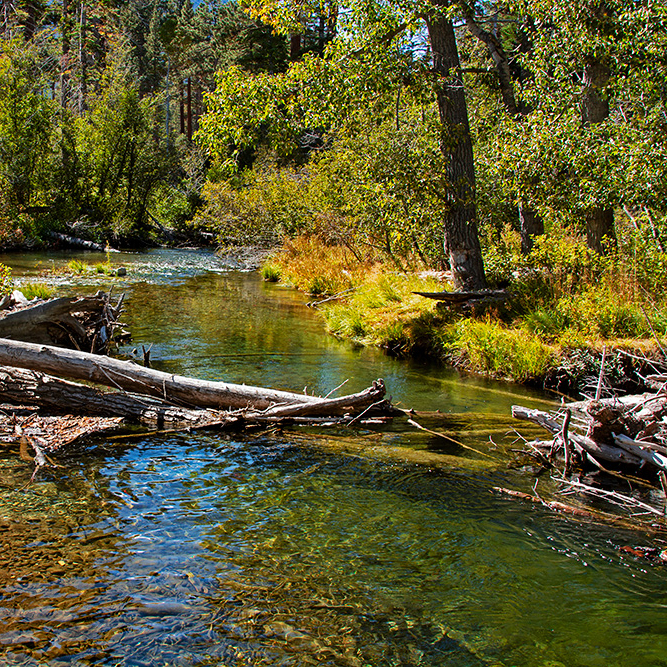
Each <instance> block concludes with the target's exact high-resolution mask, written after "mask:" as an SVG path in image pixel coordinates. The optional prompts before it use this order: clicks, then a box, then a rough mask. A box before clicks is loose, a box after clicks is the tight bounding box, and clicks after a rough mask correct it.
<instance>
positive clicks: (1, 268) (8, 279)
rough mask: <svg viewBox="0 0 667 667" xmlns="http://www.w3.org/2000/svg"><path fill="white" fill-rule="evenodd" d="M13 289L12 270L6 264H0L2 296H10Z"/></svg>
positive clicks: (0, 289)
mask: <svg viewBox="0 0 667 667" xmlns="http://www.w3.org/2000/svg"><path fill="white" fill-rule="evenodd" d="M13 289H14V281H13V280H12V270H11V269H10V268H9V267H8V266H6V265H5V264H1V263H0V296H3V295H5V294H10V293H11V292H12V290H13Z"/></svg>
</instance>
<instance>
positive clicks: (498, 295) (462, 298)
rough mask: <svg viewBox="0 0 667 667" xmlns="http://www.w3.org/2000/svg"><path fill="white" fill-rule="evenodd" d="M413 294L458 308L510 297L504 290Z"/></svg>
mask: <svg viewBox="0 0 667 667" xmlns="http://www.w3.org/2000/svg"><path fill="white" fill-rule="evenodd" d="M413 294H417V295H419V296H423V297H425V298H427V299H434V300H435V301H443V302H445V303H448V304H450V305H457V306H458V305H462V304H466V303H472V302H475V301H505V300H506V299H507V297H508V293H507V290H502V289H499V290H479V291H475V292H413Z"/></svg>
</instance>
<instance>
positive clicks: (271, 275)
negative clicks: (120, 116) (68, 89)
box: [261, 262, 280, 283]
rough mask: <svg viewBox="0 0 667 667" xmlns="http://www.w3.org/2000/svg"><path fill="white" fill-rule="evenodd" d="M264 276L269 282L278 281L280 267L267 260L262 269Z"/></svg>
mask: <svg viewBox="0 0 667 667" xmlns="http://www.w3.org/2000/svg"><path fill="white" fill-rule="evenodd" d="M261 273H262V278H263V279H264V280H265V281H266V282H267V283H277V282H278V281H279V280H280V267H279V266H277V265H276V264H272V263H271V262H267V263H266V264H264V266H262V269H261Z"/></svg>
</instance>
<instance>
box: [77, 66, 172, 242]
mask: <svg viewBox="0 0 667 667" xmlns="http://www.w3.org/2000/svg"><path fill="white" fill-rule="evenodd" d="M161 124H162V119H161V112H160V107H159V106H158V105H156V103H155V101H154V100H151V99H149V98H144V99H140V98H139V95H138V91H137V90H136V88H134V87H133V86H131V85H129V84H128V83H126V82H125V81H124V80H123V78H122V77H121V76H120V75H118V76H117V75H115V74H114V73H111V74H110V77H109V79H108V81H107V82H106V85H105V87H104V89H103V90H102V91H101V94H100V95H99V96H97V97H96V98H95V99H94V100H93V101H92V103H91V110H90V113H89V114H88V115H87V116H86V117H81V118H77V119H75V122H74V127H75V137H76V153H77V161H78V165H79V169H78V173H79V180H78V188H77V193H76V194H77V199H78V201H77V202H76V203H77V205H78V206H77V207H78V208H79V209H83V210H85V211H87V213H88V217H89V219H90V220H91V222H93V223H94V224H95V227H96V237H97V239H98V240H104V239H107V238H113V239H116V238H119V237H127V236H130V235H133V234H137V233H142V232H144V231H145V230H146V227H147V224H148V206H149V204H150V203H151V201H152V198H153V197H154V196H155V195H156V194H158V192H159V187H160V185H161V184H162V183H163V181H164V180H165V179H166V178H167V175H168V173H169V170H170V168H171V167H172V166H173V163H172V157H173V154H172V153H171V152H170V151H169V150H168V149H167V147H166V146H165V145H164V143H163V142H161V141H160V135H159V128H161Z"/></svg>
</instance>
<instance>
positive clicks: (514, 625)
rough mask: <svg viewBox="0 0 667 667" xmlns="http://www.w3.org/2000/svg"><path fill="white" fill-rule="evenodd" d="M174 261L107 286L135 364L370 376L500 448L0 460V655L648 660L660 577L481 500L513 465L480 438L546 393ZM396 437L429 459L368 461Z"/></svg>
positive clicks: (32, 659)
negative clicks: (446, 364)
mask: <svg viewBox="0 0 667 667" xmlns="http://www.w3.org/2000/svg"><path fill="white" fill-rule="evenodd" d="M185 264H186V265H187V267H190V265H189V264H188V263H187V262H185ZM181 268H182V267H181ZM166 270H167V269H165V271H166ZM172 273H174V274H178V275H175V276H174V275H172V276H171V277H170V278H169V279H166V277H165V276H164V272H163V274H160V275H161V276H162V277H161V278H160V280H157V281H152V282H149V281H148V280H145V281H143V282H132V283H130V284H128V285H127V286H126V288H127V292H128V312H127V321H128V324H129V325H130V327H131V329H132V331H133V333H134V335H135V340H134V344H135V345H141V344H145V345H148V344H150V343H154V347H153V358H154V359H155V360H156V365H159V366H160V367H162V368H164V369H168V370H171V371H173V372H179V373H187V374H192V375H199V376H202V377H209V378H216V377H221V378H225V379H227V380H230V381H235V382H247V383H253V384H263V385H270V386H276V387H285V388H289V389H301V388H303V387H304V386H308V388H309V391H313V392H317V393H326V392H328V391H329V390H330V389H332V388H333V387H335V386H337V385H338V384H340V383H341V382H342V381H343V380H345V379H348V384H347V385H346V388H349V390H350V391H354V390H357V389H359V388H362V387H364V386H366V385H367V384H368V383H369V381H370V380H371V379H373V378H375V377H379V376H382V377H384V378H385V379H386V380H387V384H388V386H389V387H390V391H391V392H392V393H393V394H394V398H395V399H398V400H400V401H402V402H403V403H404V404H405V405H414V406H415V407H417V408H419V409H424V410H435V409H440V410H442V411H443V412H444V413H448V414H443V415H442V416H441V417H438V418H437V419H435V418H434V422H433V423H432V424H430V426H432V427H433V428H436V429H438V430H442V431H446V432H448V433H452V434H454V433H455V434H457V437H458V438H460V441H461V442H462V443H464V444H468V445H470V446H475V447H478V448H480V449H483V448H484V447H485V445H484V443H487V445H486V449H484V451H485V452H491V453H492V454H493V456H494V457H495V459H500V461H498V460H494V461H491V462H488V461H486V460H485V458H484V457H483V456H476V455H475V454H474V453H472V454H471V453H470V452H469V451H468V450H464V449H463V448H461V447H459V446H457V445H455V444H452V443H449V444H444V443H443V442H441V441H440V440H438V439H437V438H433V436H430V435H428V434H423V433H414V432H410V433H408V432H406V431H405V430H403V429H401V428H400V427H398V426H393V427H390V428H386V429H385V428H379V429H378V430H375V431H371V430H368V431H350V430H346V431H336V432H331V433H325V432H323V431H321V432H318V431H316V430H309V431H307V432H301V431H298V430H297V431H294V432H291V433H290V432H288V431H285V432H273V431H271V432H266V433H263V434H259V435H254V436H250V435H248V436H239V435H234V436H232V435H229V434H227V435H224V434H214V433H208V434H205V433H190V434H188V433H183V434H172V435H159V436H153V437H146V438H144V439H141V440H138V441H136V442H134V443H133V444H122V443H123V441H114V440H106V441H102V442H100V444H99V445H98V446H96V447H93V446H89V447H88V448H82V449H80V450H78V451H71V452H68V453H67V454H64V455H62V456H61V457H60V458H59V460H58V463H59V464H60V466H61V467H59V468H49V469H47V470H44V471H42V473H40V477H39V479H38V481H37V482H36V483H34V484H32V485H30V486H26V485H27V483H28V482H29V479H30V475H31V472H32V470H31V468H30V466H29V465H28V464H25V463H23V462H22V461H20V460H19V459H18V458H17V457H16V456H15V455H14V454H13V453H12V452H10V451H9V450H7V451H2V452H0V490H1V495H0V539H1V541H2V549H1V550H0V662H1V663H2V664H6V665H31V666H33V665H34V666H37V665H49V667H56V666H60V665H77V666H78V665H109V666H116V665H123V666H125V665H127V666H131V665H136V666H139V665H313V664H322V665H352V666H357V665H358V666H365V665H369V666H373V667H375V666H384V665H424V666H436V665H438V666H439V665H447V666H453V667H459V666H460V667H477V666H482V665H505V666H507V667H509V666H511V665H516V666H517V667H518V666H521V667H558V666H562V665H566V666H567V667H572V666H582V667H583V666H585V667H589V666H590V667H596V666H600V667H602V666H603V665H604V667H609V666H616V665H618V666H621V665H627V664H628V659H629V657H631V659H632V660H634V661H635V662H637V663H640V664H645V665H655V666H658V665H667V644H666V640H665V637H666V632H667V610H666V608H665V605H666V604H667V599H666V597H667V596H666V595H665V593H664V589H665V587H664V583H665V571H664V570H663V569H661V568H659V567H655V566H650V565H648V564H647V563H643V562H639V561H637V560H635V559H633V558H632V557H629V556H626V555H621V554H620V553H619V551H618V547H619V545H622V544H633V543H635V542H636V541H637V540H639V541H641V536H638V535H635V534H629V533H623V532H621V531H619V530H616V529H613V530H612V529H610V528H605V527H599V526H592V525H590V524H586V523H577V522H575V521H572V520H568V519H564V518H562V517H560V516H558V515H555V514H552V513H549V512H548V511H547V510H545V509H544V508H542V507H539V506H533V505H526V504H523V503H521V502H517V501H516V500H508V499H505V498H501V497H498V496H495V495H493V494H492V493H491V492H490V488H491V487H492V486H494V485H501V486H515V487H516V485H517V484H518V483H519V481H518V480H519V479H520V478H519V476H518V474H517V473H514V472H512V471H511V470H509V469H508V468H507V465H506V460H507V459H506V458H503V457H504V450H502V448H500V449H494V448H490V449H489V447H488V439H489V434H492V435H493V437H494V439H495V434H498V433H501V432H502V431H503V430H506V429H507V422H506V415H507V413H508V410H509V405H510V404H511V403H512V402H524V403H528V404H530V402H531V401H533V402H534V404H540V401H544V400H545V397H543V396H540V395H538V394H534V393H533V394H531V393H527V392H524V391H523V390H522V389H520V388H517V387H512V386H510V385H504V384H500V383H490V382H483V381H478V380H462V379H461V378H459V377H458V376H457V374H455V373H453V372H450V371H447V370H445V369H439V368H435V367H429V366H428V365H425V364H419V363H414V362H407V361H401V360H396V359H391V358H388V357H386V356H384V355H382V354H381V353H380V352H378V351H375V350H360V349H356V348H355V347H353V346H351V345H348V344H346V343H344V342H341V341H337V340H335V339H332V338H331V337H329V336H327V335H326V334H325V333H324V332H323V331H322V328H321V323H320V321H319V319H318V316H317V313H314V312H313V311H311V310H308V309H306V308H305V307H304V305H303V297H301V296H300V295H298V294H297V293H295V292H292V291H288V290H286V289H284V288H280V287H276V286H268V285H264V284H263V283H261V282H260V281H259V280H258V278H257V276H255V275H252V274H243V273H239V272H233V273H224V272H213V271H212V270H209V271H208V272H206V273H201V271H196V270H192V269H191V267H190V268H187V270H185V269H183V270H182V271H181V273H178V271H176V270H174V271H172ZM129 351H130V350H128V352H129ZM406 449H409V450H411V451H414V452H417V453H421V452H426V453H427V454H428V455H429V456H430V455H434V456H435V457H436V458H433V456H432V457H431V458H430V459H428V460H429V461H430V462H429V463H422V464H419V465H418V464H415V463H412V462H410V461H411V460H412V459H409V457H405V456H403V457H401V456H387V455H386V452H388V451H394V450H396V451H399V450H402V451H403V452H405V451H406ZM383 452H384V454H383ZM467 456H469V457H471V458H469V459H466V458H465V457H467ZM437 457H440V458H437Z"/></svg>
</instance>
